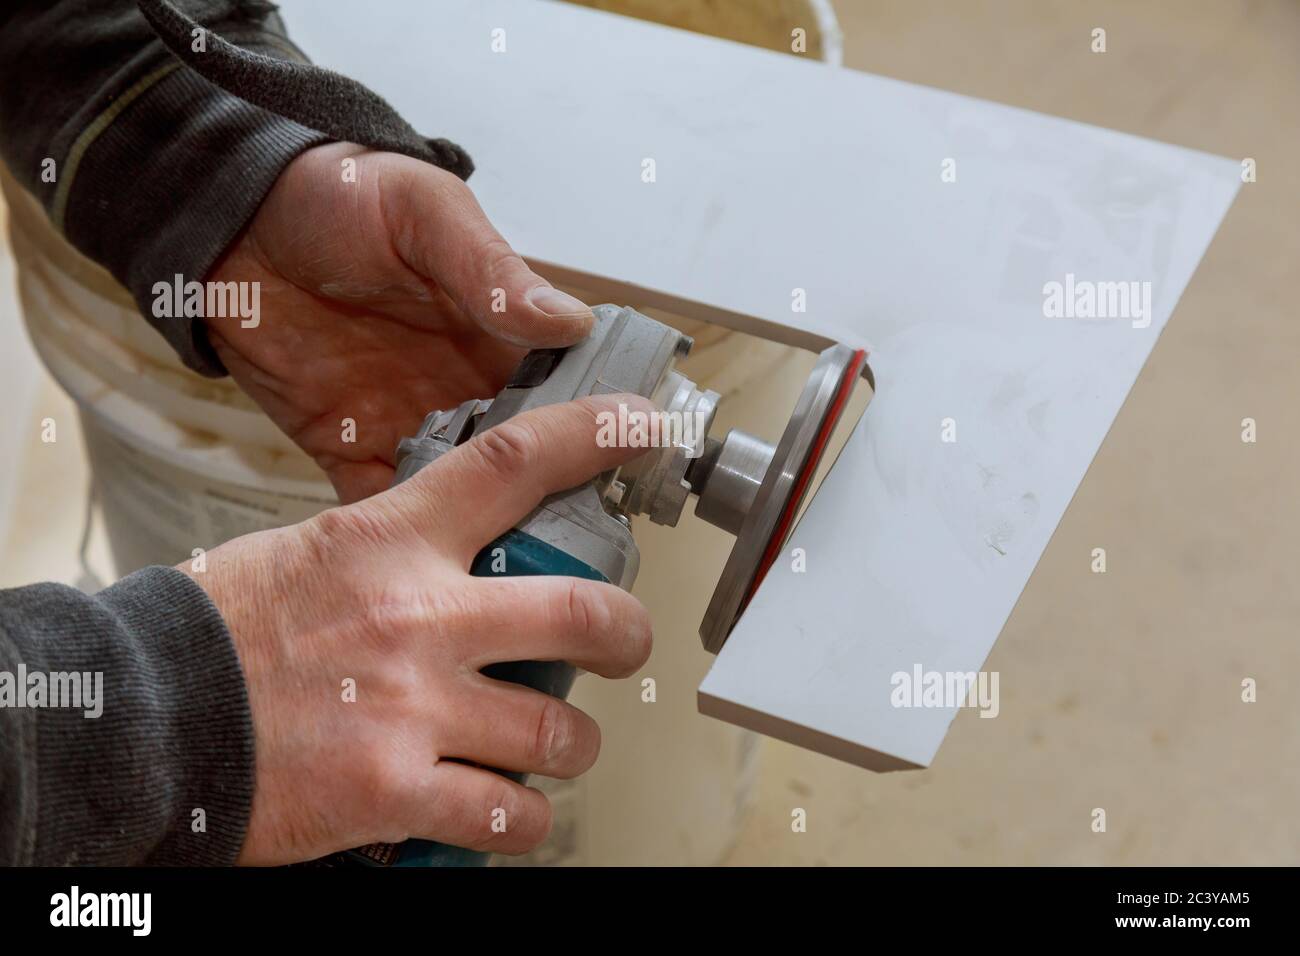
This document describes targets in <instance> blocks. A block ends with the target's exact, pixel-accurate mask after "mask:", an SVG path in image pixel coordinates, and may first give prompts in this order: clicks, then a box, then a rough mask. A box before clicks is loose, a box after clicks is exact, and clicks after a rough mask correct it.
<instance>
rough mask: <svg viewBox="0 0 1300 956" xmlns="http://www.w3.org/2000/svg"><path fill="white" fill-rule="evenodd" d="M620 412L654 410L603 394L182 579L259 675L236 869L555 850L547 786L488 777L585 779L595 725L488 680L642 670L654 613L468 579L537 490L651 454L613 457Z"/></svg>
mask: <svg viewBox="0 0 1300 956" xmlns="http://www.w3.org/2000/svg"><path fill="white" fill-rule="evenodd" d="M619 400H622V401H626V402H628V403H629V404H630V405H632V406H633V407H634V408H636V409H638V410H643V411H647V410H649V409H650V407H651V406H650V405H649V403H648V402H645V401H644V400H643V399H639V398H637V397H635V396H606V397H602V398H599V399H594V398H593V399H584V400H581V401H577V402H570V403H567V404H564V405H552V406H549V407H547V408H543V409H539V410H536V411H532V412H528V413H526V414H524V415H520V416H517V417H515V418H513V419H511V420H510V421H508V422H506V423H504V424H502V425H499V426H497V427H496V428H494V429H492V430H491V431H489V432H485V433H483V434H481V435H478V436H476V437H475V438H474V439H473V440H471V441H470V442H467V443H466V444H465V445H462V446H460V447H459V448H457V449H455V450H454V451H452V452H449V453H448V454H446V455H444V456H443V457H442V458H440V459H438V460H437V461H436V462H434V463H433V464H431V465H428V466H426V467H425V468H424V469H423V470H422V471H420V472H419V473H417V474H416V475H414V476H413V477H412V478H411V479H409V480H408V481H405V482H403V483H402V484H401V485H399V486H398V487H396V488H394V489H392V490H391V491H388V492H386V493H384V494H382V495H377V496H375V497H373V498H369V499H367V500H366V501H362V502H358V503H356V504H353V505H347V506H344V507H340V508H335V509H332V510H330V511H325V512H323V513H321V514H320V515H318V516H317V517H316V518H313V519H312V520H310V521H307V522H305V523H303V524H300V525H295V526H292V527H289V528H283V529H280V530H276V531H264V532H260V533H258V534H253V535H249V536H247V537H244V538H237V539H235V540H234V541H231V542H229V543H227V544H225V545H222V546H221V547H220V548H217V549H215V550H213V551H212V552H210V553H209V554H208V559H207V570H206V571H203V572H201V573H198V572H193V571H191V570H190V569H189V568H188V567H187V566H185V565H182V566H181V568H180V569H181V570H182V571H185V572H186V573H188V574H190V575H191V576H192V577H193V578H194V580H195V581H197V582H198V584H199V585H201V586H202V587H203V588H204V589H205V590H206V591H207V592H208V594H209V595H210V596H211V598H212V600H213V602H214V603H215V604H216V606H217V608H218V610H220V611H221V613H222V616H223V617H224V618H225V621H226V624H227V625H228V626H229V628H230V631H231V634H232V635H233V637H234V641H235V647H236V649H237V650H238V652H239V658H240V663H241V664H242V666H243V669H244V676H245V678H246V680H247V683H248V693H249V699H250V703H251V706H252V712H253V726H254V733H255V735H256V748H257V750H256V754H257V781H256V787H255V793H254V797H253V812H252V818H251V820H250V822H249V827H248V835H247V837H246V839H245V842H244V847H243V850H242V852H241V854H240V862H242V863H251V864H279V863H289V862H294V861H300V860H308V859H314V858H316V857H320V856H323V855H325V854H327V853H330V852H332V851H335V850H341V849H346V848H349V847H354V846H361V845H364V844H367V843H372V842H375V841H383V842H387V843H395V842H398V841H401V840H404V839H406V838H408V837H421V838H425V839H431V840H438V841H440V842H445V843H451V844H453V845H456V846H464V847H470V848H472V849H482V850H490V851H493V852H499V853H522V852H525V851H527V850H529V849H531V848H532V847H534V846H536V845H537V844H538V843H539V842H541V840H542V839H543V838H544V837H545V836H546V834H547V832H548V831H549V829H550V821H551V811H550V806H549V804H548V803H547V800H546V798H545V797H544V796H543V795H542V794H541V793H540V792H539V791H537V790H534V789H530V788H528V787H524V786H521V785H519V784H517V783H514V782H513V781H511V780H508V779H506V778H505V777H502V776H500V775H499V774H495V773H492V772H491V771H490V770H486V769H483V768H482V767H476V766H473V765H472V763H478V764H482V765H484V766H487V767H499V768H501V769H504V770H514V771H524V772H529V773H540V774H544V775H546V776H549V777H562V778H567V777H574V776H577V775H578V774H580V773H582V772H583V771H585V770H586V769H587V768H589V767H590V766H591V765H592V763H594V762H595V759H596V754H597V751H598V750H599V749H600V731H599V729H598V728H597V726H596V724H595V722H594V721H593V720H592V719H591V718H590V717H588V716H587V715H586V714H584V713H582V712H581V711H579V710H577V709H576V708H574V707H573V706H571V705H569V704H567V703H565V702H563V701H560V700H558V699H556V698H553V697H548V696H547V695H545V694H542V693H540V692H538V691H534V690H531V689H529V688H525V687H522V686H520V685H518V684H510V683H505V682H502V681H496V680H492V679H490V678H488V677H485V676H484V675H482V674H481V673H479V671H480V670H481V669H482V668H483V667H485V666H487V665H489V664H494V663H498V662H502V661H516V660H566V661H569V662H571V663H573V664H576V665H578V666H579V667H582V668H585V669H586V670H589V671H593V672H595V673H597V674H600V675H601V676H603V677H626V676H627V675H629V674H632V673H633V672H635V671H636V670H637V669H638V668H639V667H640V666H641V665H642V664H644V663H645V661H646V658H647V657H648V656H649V653H650V619H649V615H648V614H647V613H646V610H645V608H644V607H643V606H642V605H641V604H640V602H638V601H637V600H636V599H635V598H633V597H632V596H631V595H629V594H627V593H626V592H625V591H622V590H620V589H619V588H617V587H615V586H614V585H612V584H602V583H598V582H595V581H586V580H581V579H578V578H565V577H517V578H507V577H502V578H496V579H492V578H475V577H471V576H470V575H469V574H468V573H467V572H468V569H469V566H470V562H471V561H472V560H473V558H474V556H475V554H477V553H478V551H479V550H481V549H482V548H483V547H484V545H486V544H488V543H489V542H490V541H492V540H493V539H494V538H495V537H497V536H498V535H500V534H502V533H503V532H505V531H506V530H507V529H509V528H511V527H513V526H514V525H515V524H517V523H518V522H519V521H520V520H521V519H522V518H523V517H524V516H525V515H526V514H528V513H529V512H530V511H531V510H532V509H533V508H534V507H536V506H537V504H538V502H539V501H541V499H542V498H543V497H545V496H546V495H548V494H551V493H553V492H556V491H561V490H564V489H566V488H572V487H574V486H576V485H579V484H581V483H582V482H584V481H586V480H588V479H590V478H592V477H594V476H595V475H597V474H599V473H600V472H602V471H605V470H608V469H610V468H613V467H615V466H617V465H619V464H621V463H623V462H625V461H627V460H628V459H630V458H632V457H634V456H635V455H636V454H637V453H638V452H637V451H635V450H629V449H619V448H601V447H598V446H597V443H596V434H597V425H596V415H597V414H598V413H599V412H600V411H602V410H605V409H608V410H615V409H616V408H617V402H618V401H619ZM507 570H508V569H507ZM349 688H351V689H352V692H351V693H350V694H349V693H348V690H349ZM349 698H351V699H349ZM467 761H469V762H467ZM470 762H472V763H470ZM498 811H501V812H504V823H505V830H504V832H497V830H498V829H499V828H494V827H493V822H494V819H501V813H500V812H498Z"/></svg>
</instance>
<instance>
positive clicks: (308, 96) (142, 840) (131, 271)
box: [0, 0, 473, 864]
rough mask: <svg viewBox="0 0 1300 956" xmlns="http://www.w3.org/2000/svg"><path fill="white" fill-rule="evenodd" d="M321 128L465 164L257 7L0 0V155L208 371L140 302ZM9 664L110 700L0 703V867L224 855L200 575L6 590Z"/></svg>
mask: <svg viewBox="0 0 1300 956" xmlns="http://www.w3.org/2000/svg"><path fill="white" fill-rule="evenodd" d="M354 15H356V16H370V15H382V11H380V12H378V13H377V12H375V11H371V10H367V9H364V8H358V9H357V10H356V11H354ZM200 39H201V41H202V42H199V41H200ZM330 140H350V141H353V142H357V143H360V144H362V145H365V146H371V147H374V148H377V149H385V150H391V151H395V152H400V153H404V154H406V155H409V156H413V157H415V158H417V159H420V160H423V161H425V162H429V163H431V164H434V165H437V166H440V167H442V168H444V169H447V170H449V171H451V172H453V173H455V174H456V175H458V176H461V177H462V178H464V177H467V176H468V175H469V173H470V172H471V170H472V169H473V165H472V163H471V162H470V160H469V157H468V156H466V155H465V153H464V151H463V150H461V149H460V148H459V147H457V146H456V145H455V144H454V143H451V142H449V141H447V140H444V139H425V138H424V137H422V136H420V135H419V134H417V133H416V132H415V131H414V130H413V129H411V127H410V126H409V125H408V124H406V123H405V121H403V120H402V119H401V118H400V117H399V116H398V115H397V114H396V113H395V112H394V111H393V109H392V107H391V106H389V105H388V104H387V103H386V102H385V101H384V100H382V99H381V98H380V97H378V96H376V95H375V94H374V93H371V92H370V91H369V90H367V89H365V87H363V86H361V85H360V84H358V83H356V82H354V81H352V80H349V79H348V78H346V77H343V76H340V75H338V74H336V73H332V72H330V71H328V70H325V69H322V68H321V67H317V66H314V65H312V64H310V63H308V62H307V60H306V58H305V57H304V56H303V55H302V54H301V53H300V52H299V51H298V50H297V48H296V47H294V46H293V44H292V43H290V42H289V40H288V38H287V36H286V35H285V31H284V27H283V24H282V23H281V21H280V18H279V16H278V15H277V14H276V12H275V7H274V6H273V5H271V4H270V3H266V2H264V0H173V2H168V0H4V3H3V4H0V157H3V160H4V162H5V163H6V164H7V165H8V167H9V169H10V171H11V172H12V173H13V175H14V177H15V178H16V179H17V180H18V181H19V182H20V183H22V184H23V185H24V187H25V188H27V189H28V190H29V191H30V192H31V193H32V194H33V195H35V196H36V197H37V198H38V199H39V200H40V201H41V202H42V204H43V205H44V207H45V209H46V211H47V213H48V214H49V216H50V218H51V220H52V222H53V223H54V224H55V226H56V227H58V228H59V229H60V230H61V231H62V232H63V234H64V236H65V237H66V238H67V239H68V241H69V242H71V243H72V244H73V245H74V246H76V247H77V248H78V249H80V250H81V251H82V252H83V253H85V254H86V255H88V256H89V257H90V258H91V259H94V260H95V261H97V262H99V263H100V264H102V265H103V266H105V267H106V268H107V269H108V270H109V271H110V272H111V273H112V274H113V275H114V276H115V277H116V278H117V279H118V280H119V281H120V282H121V283H122V284H123V285H125V286H126V287H127V288H128V289H130V291H131V292H132V294H133V296H134V298H135V300H136V302H137V304H138V305H139V306H140V309H141V311H142V313H143V314H144V316H145V318H147V319H148V320H149V321H150V322H151V323H152V324H153V325H154V326H155V327H156V328H157V329H158V330H159V331H160V332H161V333H162V334H163V336H164V337H165V338H166V339H167V341H168V342H170V343H171V345H172V347H173V348H175V349H176V351H177V353H178V354H179V355H180V357H181V358H182V359H183V360H184V361H185V363H186V364H187V365H189V366H190V368H192V369H194V370H195V371H197V372H200V373H202V374H205V375H221V374H223V373H224V369H223V368H222V366H221V363H220V361H219V360H218V358H217V356H216V353H215V352H214V351H213V350H212V348H211V346H210V345H209V343H208V340H207V335H206V330H205V328H204V325H203V322H202V319H201V318H195V317H184V316H180V317H174V318H173V317H157V316H154V315H153V310H152V308H151V303H152V297H153V292H152V290H153V286H154V284H155V283H158V282H168V283H170V282H171V281H172V280H173V278H174V277H175V276H176V275H180V276H182V277H183V278H184V280H185V281H189V280H198V279H202V278H204V277H205V276H206V275H207V273H208V272H209V270H210V269H211V268H212V266H213V265H214V264H215V263H216V261H217V259H218V258H219V257H220V255H221V253H222V252H223V251H224V250H225V248H226V247H227V246H228V245H229V244H230V243H231V241H233V240H234V239H235V238H236V237H237V236H238V235H239V233H240V232H241V231H242V230H243V228H244V227H245V226H246V225H247V223H248V221H249V220H250V219H251V218H252V216H253V214H254V213H255V212H256V210H257V207H258V206H259V205H260V204H261V202H262V200H263V199H264V198H265V196H266V194H267V193H268V192H269V191H270V189H271V187H272V185H273V184H274V183H275V180H276V179H277V177H278V176H279V175H280V172H281V171H282V170H283V169H284V167H285V166H287V165H288V164H289V162H291V161H292V160H293V158H294V157H296V156H297V155H298V154H300V153H301V152H302V151H303V150H305V149H307V148H309V147H311V146H314V145H317V144H319V143H323V142H328V141H330ZM19 671H25V672H27V673H29V674H39V673H43V674H47V675H48V674H49V673H50V672H57V673H60V674H64V675H70V674H72V673H74V672H75V673H79V674H81V673H89V674H91V675H92V677H91V679H92V680H93V679H94V675H95V674H101V675H102V681H103V693H104V710H103V715H102V716H100V717H97V718H87V717H84V716H83V714H82V710H79V709H59V708H41V707H36V708H27V707H18V706H16V705H15V706H0V863H46V864H51V863H98V864H109V863H117V864H126V863H157V864H172V863H229V862H231V861H233V860H234V858H235V855H236V853H237V852H238V850H239V846H240V844H241V842H242V840H243V833H244V827H245V825H246V822H247V818H248V813H249V806H250V801H251V794H252V787H253V779H254V765H253V730H252V725H251V719H250V717H249V711H248V703H247V701H246V699H245V689H244V684H243V678H242V675H241V673H240V669H239V663H238V660H237V658H236V655H235V650H234V647H233V645H232V643H231V640H230V636H229V635H228V634H227V633H226V630H225V627H224V625H223V624H222V621H221V618H220V615H219V614H218V613H217V611H216V609H215V608H214V607H213V606H212V604H211V603H210V602H209V601H208V599H207V597H206V595H205V594H204V592H203V591H202V589H201V588H199V587H197V586H196V585H194V584H193V583H192V582H191V581H190V580H189V579H188V578H186V577H185V576H184V575H182V574H180V573H179V572H177V571H173V570H169V569H163V568H153V569H148V570H145V571H141V572H139V573H137V574H135V575H132V576H131V577H129V578H127V579H125V580H124V581H122V582H120V583H118V584H116V585H114V586H113V587H111V588H109V589H107V590H106V591H104V592H102V593H100V594H99V595H97V596H95V597H86V596H83V595H81V594H79V593H78V592H76V591H73V590H71V589H69V588H65V587H60V586H58V585H52V584H43V585H36V586H33V587H30V588H21V589H18V590H15V591H7V592H0V698H2V695H3V692H4V686H3V685H4V674H5V673H6V672H7V673H9V674H10V675H11V678H10V679H11V683H12V682H13V680H14V679H15V678H16V677H17V676H18V674H19ZM69 679H70V678H66V677H65V678H63V680H64V684H62V685H61V686H65V687H66V686H67V683H66V682H67V680H69ZM47 681H48V677H47ZM24 700H26V698H25V697H24ZM200 823H201V824H202V826H201V827H200Z"/></svg>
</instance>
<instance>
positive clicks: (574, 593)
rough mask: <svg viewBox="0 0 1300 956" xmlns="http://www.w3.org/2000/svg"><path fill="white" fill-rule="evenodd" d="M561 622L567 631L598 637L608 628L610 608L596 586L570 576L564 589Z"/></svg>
mask: <svg viewBox="0 0 1300 956" xmlns="http://www.w3.org/2000/svg"><path fill="white" fill-rule="evenodd" d="M563 602H564V604H563V610H562V615H563V618H564V620H563V621H562V624H563V626H564V628H565V629H566V630H568V631H569V633H571V634H574V635H579V636H586V637H599V636H600V635H602V634H604V633H606V632H607V631H608V630H609V629H610V610H609V606H608V604H607V603H606V602H605V600H604V596H603V595H601V594H600V593H599V591H598V589H597V588H594V587H592V586H591V585H590V583H588V582H585V581H583V580H581V579H579V578H572V579H570V580H569V582H568V586H567V587H566V588H565V589H564V596H563Z"/></svg>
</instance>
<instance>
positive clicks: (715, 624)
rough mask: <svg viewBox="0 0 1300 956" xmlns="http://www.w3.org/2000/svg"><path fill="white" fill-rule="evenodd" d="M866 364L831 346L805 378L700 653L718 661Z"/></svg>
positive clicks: (703, 630)
mask: <svg viewBox="0 0 1300 956" xmlns="http://www.w3.org/2000/svg"><path fill="white" fill-rule="evenodd" d="M866 359H867V353H866V352H865V351H864V350H858V351H854V350H853V349H851V348H849V347H848V346H846V345H833V346H831V347H830V348H828V349H826V350H825V351H823V352H822V353H821V356H820V358H818V360H817V364H816V365H815V366H814V367H813V370H812V373H811V374H810V375H809V376H808V381H807V383H806V384H805V385H804V388H803V391H802V392H801V393H800V395H799V400H798V401H797V402H796V403H795V407H794V413H793V414H792V415H791V416H790V421H789V423H788V424H787V425H786V427H785V431H784V433H783V434H782V435H781V440H780V442H779V443H778V444H777V446H776V452H775V454H774V455H773V456H772V460H771V463H770V464H769V465H768V467H767V471H766V472H765V473H764V475H763V480H762V484H761V485H760V486H759V488H758V492H757V494H755V495H754V499H753V503H752V505H751V506H750V507H749V508H748V509H747V511H746V514H745V519H744V522H743V523H742V524H741V526H740V529H739V532H738V533H737V535H736V543H735V545H733V546H732V549H731V554H730V555H729V556H728V558H727V563H726V565H724V566H723V569H722V576H721V577H720V578H719V579H718V585H717V587H716V588H715V589H714V591H713V597H712V599H711V600H710V601H709V607H708V610H707V611H705V613H704V620H703V621H702V622H701V624H700V640H701V641H702V642H703V644H704V649H705V650H707V651H709V652H711V653H714V654H716V653H718V651H720V650H721V649H722V645H723V644H724V643H726V640H727V637H728V636H729V635H730V634H731V630H732V628H733V627H734V626H735V624H736V621H737V619H739V617H740V615H741V614H742V613H744V610H745V607H746V606H747V605H748V603H749V600H750V598H752V597H753V595H754V592H755V591H756V590H757V589H758V586H759V584H761V583H762V581H763V577H764V575H766V574H767V570H768V568H770V567H771V566H772V562H773V561H775V560H776V556H777V555H778V554H779V553H780V551H781V548H782V547H783V546H784V544H785V539H786V537H787V536H788V535H789V533H790V528H791V527H792V525H793V523H794V517H795V515H796V514H797V513H798V510H799V506H800V505H801V504H802V503H803V499H804V497H805V496H806V495H807V492H808V486H809V484H810V483H811V481H812V477H813V474H814V473H815V472H816V470H817V465H818V464H819V463H820V461H821V457H822V453H823V452H824V451H825V450H826V443H827V442H828V441H829V439H830V436H831V433H832V432H833V431H834V430H835V425H836V423H837V422H838V421H839V418H840V414H841V413H842V412H843V410H844V406H845V404H847V402H848V399H849V396H850V395H851V394H852V391H853V384H854V382H855V380H856V379H857V377H858V375H859V374H861V373H862V372H863V369H864V368H865V367H866ZM728 437H729V438H730V436H728Z"/></svg>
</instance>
